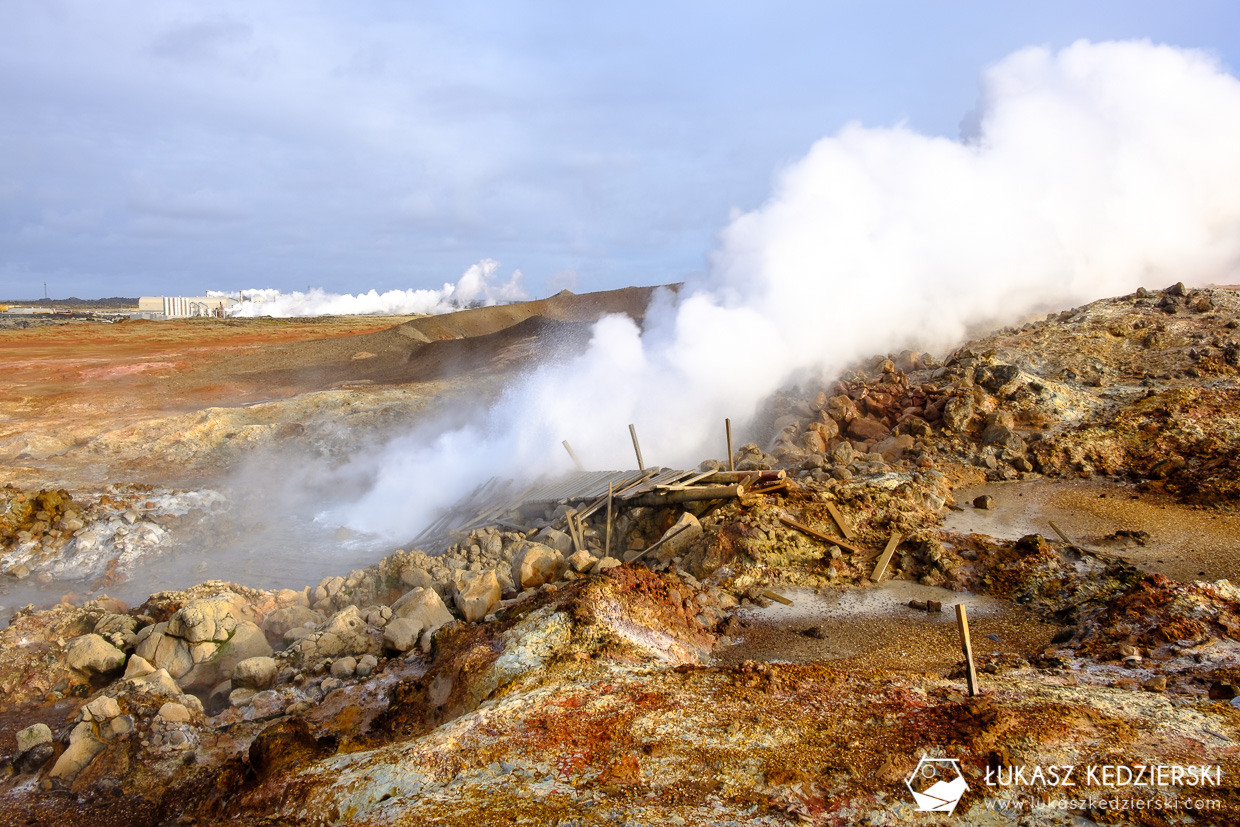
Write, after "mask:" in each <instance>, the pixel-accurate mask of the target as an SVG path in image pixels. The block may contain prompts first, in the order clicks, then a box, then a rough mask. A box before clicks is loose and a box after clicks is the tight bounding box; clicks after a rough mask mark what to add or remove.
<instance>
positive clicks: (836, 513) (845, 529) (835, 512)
mask: <svg viewBox="0 0 1240 827" xmlns="http://www.w3.org/2000/svg"><path fill="white" fill-rule="evenodd" d="M826 506H827V513H828V514H830V515H831V519H832V520H835V524H836V525H837V526H839V527H840V533H842V534H843V535H844V536H845V537H846V538H848V539H849V540H855V539H857V535H856V534H855V533H854V532H853V527H852V524H851V523H849V522H848V520H847V519H845V517H844V515H843V514H841V513H840V510H839V509H838V508H836V507H835V504H834V503H826Z"/></svg>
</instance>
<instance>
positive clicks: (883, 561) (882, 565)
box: [870, 531, 904, 583]
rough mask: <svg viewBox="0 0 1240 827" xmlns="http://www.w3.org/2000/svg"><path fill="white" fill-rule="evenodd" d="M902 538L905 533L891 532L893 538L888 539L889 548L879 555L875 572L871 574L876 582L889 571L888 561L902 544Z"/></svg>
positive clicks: (871, 577)
mask: <svg viewBox="0 0 1240 827" xmlns="http://www.w3.org/2000/svg"><path fill="white" fill-rule="evenodd" d="M902 539H904V535H903V534H901V533H900V532H898V531H893V532H891V539H890V540H888V541H887V548H885V549H883V553H882V554H880V555H879V556H878V562H877V563H875V564H874V573H873V574H871V575H870V579H871V580H873V581H874V582H875V583H877V582H878V581H879V580H881V579H882V577H883V573H884V572H886V571H887V563H889V562H890V561H891V555H892V554H895V551H896V546H898V545H900V540H902Z"/></svg>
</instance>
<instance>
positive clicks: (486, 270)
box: [210, 258, 529, 317]
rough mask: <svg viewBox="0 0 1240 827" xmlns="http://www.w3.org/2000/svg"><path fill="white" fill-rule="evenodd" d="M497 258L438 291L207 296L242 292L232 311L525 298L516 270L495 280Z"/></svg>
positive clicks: (307, 312)
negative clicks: (240, 298)
mask: <svg viewBox="0 0 1240 827" xmlns="http://www.w3.org/2000/svg"><path fill="white" fill-rule="evenodd" d="M498 269H499V262H498V261H494V260H493V259H489V258H488V259H483V260H482V261H480V262H478V263H477V264H475V265H473V266H472V267H470V268H469V269H468V270H466V271H465V272H464V273H463V274H462V275H461V278H460V279H459V280H458V281H457V282H456V283H455V284H452V283H448V284H444V286H443V287H442V288H440V289H439V290H389V291H387V292H386V293H378V292H376V291H374V290H371V291H370V292H368V293H358V294H357V295H353V294H350V293H345V294H343V295H342V294H339V293H326V292H324V291H322V290H319V289H311V290H308V291H306V292H305V293H302V292H299V291H295V292H292V293H281V292H280V291H279V290H271V289H255V290H242V291H240V293H237V292H233V293H224V292H212V293H211V294H210V295H216V296H231V297H232V298H239V297H244V298H245V299H246V301H244V302H242V303H241V304H239V305H237V306H236V307H235V308H234V309H233V310H232V311H231V315H233V316H243V317H254V316H279V317H287V316H363V315H383V316H407V315H416V314H435V313H450V312H452V311H453V310H460V309H461V308H464V307H469V306H471V305H474V304H483V305H492V304H499V303H502V302H512V301H523V300H525V299H528V298H529V296H528V295H527V294H526V292H525V290H524V288H522V287H521V271H520V270H517V271H514V272H513V274H512V276H511V277H510V278H509V279H508V281H505V282H497V281H496V278H495V273H496V271H497V270H498Z"/></svg>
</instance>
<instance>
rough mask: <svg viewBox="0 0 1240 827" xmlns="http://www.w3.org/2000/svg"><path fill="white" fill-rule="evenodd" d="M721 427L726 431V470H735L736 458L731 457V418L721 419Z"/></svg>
mask: <svg viewBox="0 0 1240 827" xmlns="http://www.w3.org/2000/svg"><path fill="white" fill-rule="evenodd" d="M723 428H724V430H725V431H727V432H728V470H729V471H733V472H735V471H736V460H734V459H732V420H730V419H725V420H723Z"/></svg>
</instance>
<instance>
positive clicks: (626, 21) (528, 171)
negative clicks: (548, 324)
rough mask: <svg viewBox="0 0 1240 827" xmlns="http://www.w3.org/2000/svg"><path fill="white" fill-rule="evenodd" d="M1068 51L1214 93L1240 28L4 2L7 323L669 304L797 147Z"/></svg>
mask: <svg viewBox="0 0 1240 827" xmlns="http://www.w3.org/2000/svg"><path fill="white" fill-rule="evenodd" d="M1080 38H1087V39H1091V40H1108V39H1129V38H1147V39H1150V40H1152V41H1154V42H1158V43H1168V44H1172V45H1176V46H1183V47H1193V48H1200V49H1204V50H1206V51H1209V52H1211V53H1212V54H1214V55H1216V56H1217V57H1218V58H1219V60H1221V61H1222V63H1223V64H1224V65H1225V66H1226V67H1228V68H1229V69H1230V70H1231V71H1232V72H1233V74H1234V73H1235V72H1236V69H1237V66H1240V5H1237V4H1235V3H1230V2H1181V3H1178V4H1170V3H1165V2H1161V3H1139V2H1115V3H1080V2H1077V3H1058V2H1049V3H1040V4H1015V3H994V2H987V3H980V2H978V3H964V2H960V3H934V4H930V3H924V2H904V3H895V2H888V3H876V2H867V3H859V2H858V3H835V2H769V1H768V2H763V3H720V2H710V3H707V2H672V3H645V2H633V3H623V4H621V3H612V4H600V3H571V2H541V3H538V2H503V3H486V4H483V3H472V4H471V3H460V2H455V3H434V2H354V3H348V4H339V3H315V2H296V3H294V2H288V3H266V2H244V3H226V2H192V3H191V2H161V3H157V4H155V3H138V2H130V3H123V2H103V1H100V0H80V1H79V0H61V1H58V0H42V1H41V2H26V1H25V0H10V2H6V3H4V4H2V5H0V113H3V114H2V116H0V297H6V298H33V297H36V296H40V295H42V292H43V283H44V282H45V281H46V282H47V283H48V287H49V291H50V293H51V294H52V295H53V296H62V297H63V296H68V295H77V296H82V297H92V296H110V295H130V296H135V295H140V294H153V293H181V294H189V293H197V292H200V291H202V290H204V289H239V288H251V287H274V288H279V289H283V290H293V289H304V288H305V287H307V286H310V285H313V286H316V287H322V288H324V289H327V290H329V291H334V292H358V291H364V290H370V289H377V290H381V291H382V290H389V289H396V288H423V287H437V286H439V285H441V284H443V283H444V282H447V281H455V280H456V279H457V278H458V277H459V276H460V274H461V273H462V272H463V271H464V270H465V269H466V268H467V267H469V266H470V265H472V264H474V263H476V262H478V261H479V260H481V259H484V258H492V259H497V260H499V261H500V262H501V272H502V273H504V274H507V273H509V272H511V271H512V270H514V269H520V270H521V271H522V272H523V273H524V276H525V284H526V286H527V288H528V289H529V291H530V292H531V293H534V294H536V295H546V294H548V293H550V292H554V291H555V290H558V289H559V288H561V287H570V288H572V289H574V290H576V291H579V292H582V291H586V290H596V289H607V288H612V287H619V286H623V285H626V284H656V283H665V282H670V281H678V280H680V279H682V278H684V277H685V276H686V275H688V274H690V273H694V272H700V271H702V270H703V269H704V268H705V267H706V256H707V254H708V253H709V252H710V250H711V249H713V248H714V247H715V246H716V236H717V233H718V232H719V231H720V230H721V229H722V228H723V227H724V226H725V225H726V224H727V222H728V220H729V215H730V214H731V213H732V211H733V210H737V209H739V210H750V209H754V208H756V207H758V206H760V205H761V204H762V202H763V200H764V199H765V198H766V197H767V194H768V191H769V187H770V183H771V180H772V176H773V175H774V174H775V173H776V172H777V171H778V170H779V169H780V168H781V167H783V166H784V165H786V164H788V163H791V162H792V161H795V160H796V159H797V158H799V157H801V156H802V155H804V154H805V152H806V151H807V150H808V149H809V147H810V145H811V144H812V143H813V142H814V141H815V140H816V139H818V138H820V137H823V136H825V135H829V134H832V133H834V132H836V131H837V130H838V129H839V128H841V127H842V126H843V125H844V124H846V123H848V122H850V121H859V122H861V123H863V124H866V125H870V126H882V125H893V124H897V123H906V124H907V125H909V126H910V127H912V128H914V129H916V130H918V131H921V132H925V133H927V134H932V135H943V136H949V137H955V136H957V135H958V134H959V132H960V126H961V123H962V121H964V120H965V119H966V118H967V115H968V113H969V111H970V110H971V109H972V108H973V106H974V105H975V103H976V96H977V89H978V75H979V72H980V71H981V70H982V69H983V68H984V67H986V66H988V65H990V64H993V63H995V62H996V61H998V60H1000V59H1001V58H1003V57H1004V56H1005V55H1007V54H1009V53H1010V52H1012V51H1015V50H1016V49H1019V48H1021V47H1023V46H1028V45H1042V46H1049V47H1052V48H1058V47H1062V46H1066V45H1068V44H1070V43H1072V42H1073V41H1075V40H1077V39H1080Z"/></svg>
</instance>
